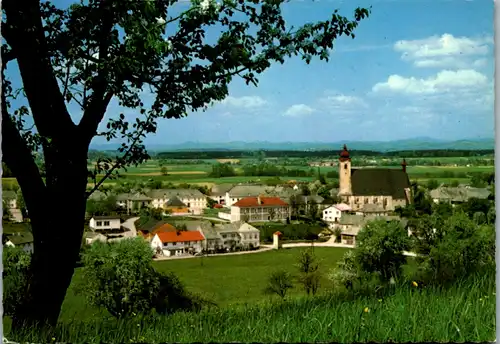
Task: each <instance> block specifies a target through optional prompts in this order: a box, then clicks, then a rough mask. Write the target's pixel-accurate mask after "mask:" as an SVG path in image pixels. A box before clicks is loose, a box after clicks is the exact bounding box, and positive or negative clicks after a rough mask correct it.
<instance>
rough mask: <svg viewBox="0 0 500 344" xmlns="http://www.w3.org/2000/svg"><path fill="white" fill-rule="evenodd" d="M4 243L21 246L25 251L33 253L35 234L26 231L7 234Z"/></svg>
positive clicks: (10, 245)
mask: <svg viewBox="0 0 500 344" xmlns="http://www.w3.org/2000/svg"><path fill="white" fill-rule="evenodd" d="M4 245H5V246H7V247H21V248H22V249H23V251H25V252H28V253H33V249H34V246H33V234H31V233H29V232H24V233H13V234H9V235H6V236H5V240H4Z"/></svg>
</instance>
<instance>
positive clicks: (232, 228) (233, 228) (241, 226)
mask: <svg viewBox="0 0 500 344" xmlns="http://www.w3.org/2000/svg"><path fill="white" fill-rule="evenodd" d="M215 228H216V230H217V232H220V233H227V232H260V231H259V230H258V229H257V228H255V227H254V226H252V225H249V224H248V223H246V222H244V223H241V222H231V223H224V224H217V225H215Z"/></svg>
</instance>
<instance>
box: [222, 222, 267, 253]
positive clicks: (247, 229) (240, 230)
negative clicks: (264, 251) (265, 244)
mask: <svg viewBox="0 0 500 344" xmlns="http://www.w3.org/2000/svg"><path fill="white" fill-rule="evenodd" d="M215 230H216V231H217V233H218V234H219V235H220V237H221V238H222V246H223V247H224V248H225V249H231V248H234V247H240V248H242V249H254V248H258V247H259V246H260V231H259V230H258V229H257V228H255V227H254V226H252V225H249V224H248V223H241V222H237V223H227V224H218V225H216V226H215Z"/></svg>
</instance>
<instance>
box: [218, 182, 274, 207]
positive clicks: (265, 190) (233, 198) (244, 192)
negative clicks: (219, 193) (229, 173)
mask: <svg viewBox="0 0 500 344" xmlns="http://www.w3.org/2000/svg"><path fill="white" fill-rule="evenodd" d="M273 189H274V188H273V187H269V186H265V185H237V186H235V187H233V188H232V189H230V190H229V191H228V192H226V196H225V202H224V205H225V206H226V207H231V206H232V205H233V204H235V203H236V202H238V201H239V200H241V199H243V198H246V197H257V196H259V195H266V194H269V193H271V191H272V190H273Z"/></svg>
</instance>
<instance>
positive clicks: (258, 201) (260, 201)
mask: <svg viewBox="0 0 500 344" xmlns="http://www.w3.org/2000/svg"><path fill="white" fill-rule="evenodd" d="M257 204H258V205H261V204H262V199H261V198H260V195H259V196H257Z"/></svg>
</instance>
